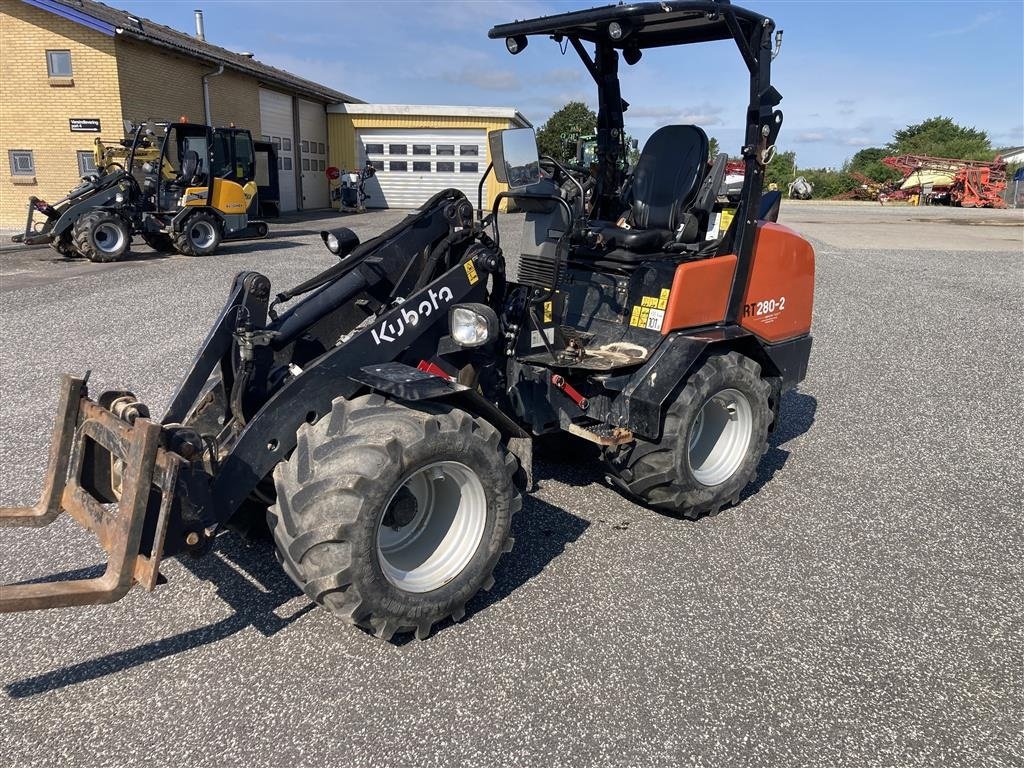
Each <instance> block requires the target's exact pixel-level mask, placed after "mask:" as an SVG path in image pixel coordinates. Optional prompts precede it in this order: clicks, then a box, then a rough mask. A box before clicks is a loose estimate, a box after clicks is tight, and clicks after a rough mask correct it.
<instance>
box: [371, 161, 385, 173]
mask: <svg viewBox="0 0 1024 768" xmlns="http://www.w3.org/2000/svg"><path fill="white" fill-rule="evenodd" d="M369 165H370V166H371V167H372V168H373V170H375V171H383V170H384V161H383V160H370V161H369Z"/></svg>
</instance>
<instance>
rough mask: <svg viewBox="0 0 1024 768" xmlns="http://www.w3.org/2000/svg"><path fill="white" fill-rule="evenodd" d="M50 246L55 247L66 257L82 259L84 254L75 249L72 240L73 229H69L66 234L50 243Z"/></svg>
mask: <svg viewBox="0 0 1024 768" xmlns="http://www.w3.org/2000/svg"><path fill="white" fill-rule="evenodd" d="M50 247H51V248H53V250H55V251H56V252H57V253H59V254H60V255H61V256H63V257H64V258H65V259H80V258H82V254H80V253H79V252H78V251H76V250H75V246H74V244H73V243H72V242H71V230H70V229H68V230H67V231H66V232H64V234H62V235H61V236H60V237H58V238H57V239H56V240H54V241H52V242H51V243H50Z"/></svg>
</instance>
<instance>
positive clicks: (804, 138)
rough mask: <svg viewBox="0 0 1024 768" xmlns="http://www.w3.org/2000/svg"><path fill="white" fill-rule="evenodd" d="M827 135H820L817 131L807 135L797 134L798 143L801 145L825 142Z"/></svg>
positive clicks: (807, 132)
mask: <svg viewBox="0 0 1024 768" xmlns="http://www.w3.org/2000/svg"><path fill="white" fill-rule="evenodd" d="M824 140H825V134H824V133H818V132H817V131H806V132H805V133H800V134H797V137H796V141H797V142H798V143H800V144H809V143H811V142H815V141H824Z"/></svg>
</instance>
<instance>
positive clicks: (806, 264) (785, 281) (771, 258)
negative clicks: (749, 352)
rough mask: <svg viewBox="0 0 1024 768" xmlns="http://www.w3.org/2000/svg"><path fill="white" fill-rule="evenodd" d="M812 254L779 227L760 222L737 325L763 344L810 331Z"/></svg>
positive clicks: (790, 232) (791, 233) (796, 237)
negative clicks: (760, 339)
mask: <svg viewBox="0 0 1024 768" xmlns="http://www.w3.org/2000/svg"><path fill="white" fill-rule="evenodd" d="M813 310H814V249H813V248H812V247H811V244H810V243H808V242H807V241H806V240H804V239H803V238H802V237H800V235H798V234H797V233H796V232H794V231H793V230H791V229H789V228H788V227H784V226H782V225H781V224H775V223H772V222H760V223H759V225H758V228H757V235H756V236H755V238H754V256H753V264H752V265H751V267H750V279H749V280H748V281H747V291H746V293H745V294H744V296H743V311H742V313H741V314H740V325H741V326H742V327H743V328H746V329H747V330H748V331H750V332H751V333H753V334H754V335H755V336H759V337H760V338H762V339H764V340H765V341H767V342H770V343H775V342H779V341H786V340H787V339H795V338H796V337H798V336H803V335H805V334H808V333H810V331H811V313H812V312H813Z"/></svg>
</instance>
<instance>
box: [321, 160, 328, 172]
mask: <svg viewBox="0 0 1024 768" xmlns="http://www.w3.org/2000/svg"><path fill="white" fill-rule="evenodd" d="M320 170H321V171H326V170H327V163H325V162H324V161H323V160H321V161H320Z"/></svg>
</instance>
